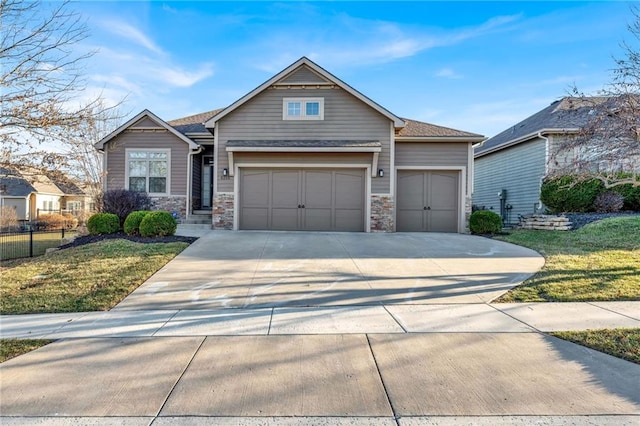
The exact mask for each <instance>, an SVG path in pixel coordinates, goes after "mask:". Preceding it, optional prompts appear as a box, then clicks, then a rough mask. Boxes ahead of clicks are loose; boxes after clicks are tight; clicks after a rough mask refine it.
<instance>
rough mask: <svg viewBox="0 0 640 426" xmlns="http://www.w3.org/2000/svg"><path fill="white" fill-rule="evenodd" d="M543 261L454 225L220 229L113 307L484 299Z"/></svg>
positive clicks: (365, 303)
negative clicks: (408, 229) (453, 229)
mask: <svg viewBox="0 0 640 426" xmlns="http://www.w3.org/2000/svg"><path fill="white" fill-rule="evenodd" d="M543 263H544V260H543V258H542V257H541V256H540V255H538V254H537V253H535V252H533V251H532V250H529V249H526V248H523V247H518V246H514V245H511V244H507V243H504V242H500V241H495V240H491V239H488V238H480V237H474V236H468V235H459V234H437V233H396V234H364V233H363V234H356V233H318V232H314V233H305V232H281V233H278V232H224V231H217V232H211V233H209V234H207V235H205V236H204V237H202V238H200V239H199V240H198V241H196V242H195V243H194V244H192V245H191V246H190V247H188V248H187V249H186V250H185V251H184V252H182V253H181V254H180V255H179V256H177V257H176V258H175V259H174V260H172V261H171V262H170V263H169V264H167V265H166V266H165V267H164V268H163V269H162V270H160V271H158V272H157V273H156V274H155V275H154V276H153V277H151V278H150V279H149V280H148V281H147V282H146V283H145V284H143V285H142V286H141V287H139V288H138V289H137V290H136V291H135V292H133V293H132V294H131V295H130V296H129V297H127V298H126V299H125V300H124V301H123V302H122V303H120V305H118V306H117V307H116V309H130V310H171V309H215V308H231V307H233V308H265V307H282V306H348V305H379V304H385V305H386V304H429V303H483V302H488V301H490V300H491V299H493V298H495V297H497V296H498V295H500V294H501V293H503V292H505V291H506V290H508V289H509V288H511V287H513V286H515V285H517V284H519V283H521V282H522V281H523V280H525V279H526V278H527V277H529V276H530V275H531V274H533V273H535V272H536V271H537V270H538V269H539V268H540V267H542V265H543Z"/></svg>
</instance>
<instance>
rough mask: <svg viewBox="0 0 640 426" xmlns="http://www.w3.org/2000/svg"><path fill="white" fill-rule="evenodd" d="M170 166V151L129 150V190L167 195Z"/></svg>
mask: <svg viewBox="0 0 640 426" xmlns="http://www.w3.org/2000/svg"><path fill="white" fill-rule="evenodd" d="M169 164H170V158H169V150H127V185H128V189H129V190H131V191H137V192H146V193H148V194H153V195H167V194H168V193H169V188H168V186H169Z"/></svg>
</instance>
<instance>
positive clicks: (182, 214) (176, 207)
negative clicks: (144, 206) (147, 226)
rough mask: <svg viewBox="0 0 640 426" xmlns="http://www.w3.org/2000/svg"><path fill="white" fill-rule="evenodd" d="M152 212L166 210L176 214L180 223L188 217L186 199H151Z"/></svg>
mask: <svg viewBox="0 0 640 426" xmlns="http://www.w3.org/2000/svg"><path fill="white" fill-rule="evenodd" d="M151 210H165V211H168V212H169V213H171V214H174V216H175V217H176V219H177V220H178V221H181V220H183V219H185V218H186V217H187V199H186V197H159V198H155V197H153V198H151Z"/></svg>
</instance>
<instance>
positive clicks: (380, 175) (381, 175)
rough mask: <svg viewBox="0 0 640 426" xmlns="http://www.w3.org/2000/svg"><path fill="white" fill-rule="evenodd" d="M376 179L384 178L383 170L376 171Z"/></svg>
mask: <svg viewBox="0 0 640 426" xmlns="http://www.w3.org/2000/svg"><path fill="white" fill-rule="evenodd" d="M378 177H384V170H382V169H378Z"/></svg>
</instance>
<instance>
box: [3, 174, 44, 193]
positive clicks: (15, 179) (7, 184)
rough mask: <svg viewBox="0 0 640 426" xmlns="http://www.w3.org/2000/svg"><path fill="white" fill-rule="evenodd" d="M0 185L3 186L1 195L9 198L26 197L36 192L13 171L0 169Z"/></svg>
mask: <svg viewBox="0 0 640 426" xmlns="http://www.w3.org/2000/svg"><path fill="white" fill-rule="evenodd" d="M0 185H3V188H2V189H3V194H2V195H6V196H9V197H26V196H27V195H29V194H31V193H32V192H36V190H35V188H34V187H33V186H31V184H30V183H29V182H28V181H27V180H26V179H25V178H23V177H22V176H21V175H20V174H18V173H17V172H16V171H15V170H11V169H7V168H5V167H0Z"/></svg>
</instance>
